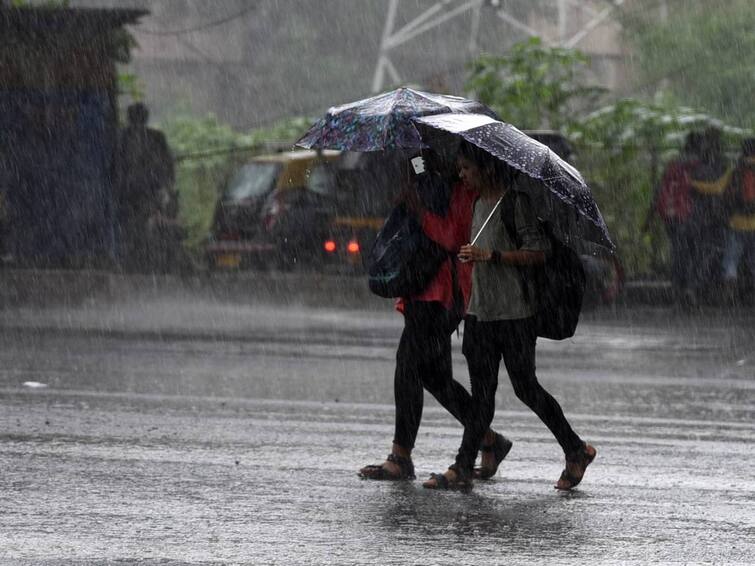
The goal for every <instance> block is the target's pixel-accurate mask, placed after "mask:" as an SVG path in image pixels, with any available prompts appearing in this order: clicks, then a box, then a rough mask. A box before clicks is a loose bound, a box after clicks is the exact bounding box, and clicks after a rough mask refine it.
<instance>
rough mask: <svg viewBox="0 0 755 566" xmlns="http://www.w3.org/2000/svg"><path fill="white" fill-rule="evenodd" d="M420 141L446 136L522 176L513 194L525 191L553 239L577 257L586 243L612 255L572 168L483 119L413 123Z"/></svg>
mask: <svg viewBox="0 0 755 566" xmlns="http://www.w3.org/2000/svg"><path fill="white" fill-rule="evenodd" d="M414 121H415V122H416V123H417V124H418V125H419V126H420V130H421V133H422V137H423V139H425V141H427V142H428V143H429V144H430V145H432V137H433V134H434V133H435V132H448V133H451V134H454V135H456V136H458V137H460V138H461V139H463V140H466V141H467V142H469V143H471V144H472V145H474V146H476V147H479V148H480V149H482V150H484V151H486V152H487V153H489V154H490V155H492V156H493V157H495V158H496V159H500V160H501V161H503V162H504V163H506V164H507V165H510V166H511V167H513V168H515V169H517V170H518V171H521V172H522V173H524V174H525V175H526V176H527V178H525V179H520V182H518V183H517V187H516V188H517V189H518V190H520V191H525V192H527V193H528V195H529V196H530V199H531V200H532V202H533V203H534V205H535V210H536V212H537V214H538V216H539V217H540V218H542V219H543V220H544V221H546V222H548V223H549V224H550V227H551V229H552V230H553V233H554V235H555V236H557V237H558V238H559V240H561V241H562V242H563V243H564V244H566V245H569V246H570V247H573V248H578V250H577V251H583V248H584V246H582V245H580V244H584V243H586V242H592V243H595V244H598V245H600V246H603V247H605V248H608V249H609V250H613V249H614V244H613V242H612V241H611V237H610V236H609V235H608V228H606V223H605V222H604V220H603V217H602V216H601V214H600V210H599V209H598V205H597V204H596V203H595V200H594V199H593V196H592V191H591V190H590V187H588V186H587V183H585V181H584V180H583V179H582V175H581V174H580V173H579V171H577V169H575V168H574V167H573V166H572V165H570V164H569V163H567V162H566V161H564V160H563V159H561V158H560V157H558V156H557V155H556V154H555V153H554V152H553V151H551V150H550V149H549V148H548V147H547V146H545V145H543V144H542V143H540V142H538V141H536V140H534V139H532V138H531V137H529V136H528V135H526V134H524V133H523V132H521V131H520V130H518V129H517V128H515V127H514V126H512V125H511V124H506V123H505V122H499V121H498V120H494V119H493V118H491V117H489V116H486V115H483V114H467V115H459V114H437V115H434V116H427V117H419V118H415V119H414Z"/></svg>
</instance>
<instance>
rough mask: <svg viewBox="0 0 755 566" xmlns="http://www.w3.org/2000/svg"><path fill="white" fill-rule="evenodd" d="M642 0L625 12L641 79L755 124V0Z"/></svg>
mask: <svg viewBox="0 0 755 566" xmlns="http://www.w3.org/2000/svg"><path fill="white" fill-rule="evenodd" d="M667 10H668V11H667V13H668V15H667V17H666V18H665V21H664V18H659V3H658V2H657V0H640V1H639V2H635V3H632V7H631V9H630V8H627V9H626V10H625V11H623V12H622V15H621V18H622V24H623V27H624V30H625V38H626V41H627V42H628V44H629V45H631V46H632V49H633V54H634V61H636V63H637V67H638V70H639V76H638V83H639V84H640V86H645V87H648V88H651V89H654V90H657V89H666V90H668V91H669V92H670V93H672V94H673V95H674V96H676V97H677V98H678V99H679V100H680V101H681V103H682V104H685V105H688V106H693V107H697V108H706V109H708V111H710V112H711V113H712V114H714V115H716V116H719V117H721V118H722V119H725V120H726V121H727V122H729V123H732V124H737V125H741V126H743V127H746V128H753V127H755V105H754V104H753V97H752V85H753V81H754V80H755V59H753V56H752V55H753V53H755V32H753V30H755V4H753V2H752V0H727V1H725V2H700V1H699V0H667Z"/></svg>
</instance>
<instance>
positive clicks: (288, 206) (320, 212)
mask: <svg viewBox="0 0 755 566" xmlns="http://www.w3.org/2000/svg"><path fill="white" fill-rule="evenodd" d="M339 155H340V152H338V151H327V150H326V151H321V152H315V151H305V150H302V151H291V152H284V153H278V154H272V155H263V156H258V157H255V158H253V159H251V160H250V161H249V162H247V163H245V164H244V165H242V166H241V167H240V168H239V169H238V170H237V171H236V173H235V174H234V175H233V176H232V177H231V179H230V180H229V182H228V184H227V185H226V187H225V189H224V190H223V193H222V195H221V197H220V199H219V200H218V203H217V205H216V209H215V216H214V220H213V224H212V229H211V234H210V237H209V241H208V243H207V246H206V256H207V261H208V265H209V267H210V269H244V268H252V267H256V268H265V267H270V266H276V267H283V268H286V267H291V266H295V265H298V264H308V263H318V262H319V261H321V259H322V257H323V256H324V253H323V252H322V251H321V247H320V245H319V242H320V241H322V240H323V238H324V237H325V234H324V232H323V231H324V229H325V226H327V220H326V217H328V216H329V215H330V214H331V212H330V210H331V207H332V202H331V200H332V197H331V193H332V188H331V187H330V186H328V183H330V182H331V181H330V179H331V178H332V175H330V174H329V173H328V172H327V169H328V167H329V165H330V164H331V163H333V162H335V161H336V160H337V159H338V157H339ZM313 172H315V174H314V175H313Z"/></svg>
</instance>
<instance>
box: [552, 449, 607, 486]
mask: <svg viewBox="0 0 755 566" xmlns="http://www.w3.org/2000/svg"><path fill="white" fill-rule="evenodd" d="M597 454H598V451H597V450H595V448H594V447H592V446H591V445H589V444H587V443H583V445H582V448H581V449H580V450H578V451H576V452H573V453H572V454H569V455H567V456H566V467H565V468H564V471H563V472H561V477H560V478H559V479H558V482H557V483H556V485H555V486H553V487H555V488H556V489H558V490H561V491H569V490H570V489H572V488H573V487H576V486H577V485H579V483H580V482H581V481H582V478H583V477H584V475H585V470H587V466H589V465H590V464H591V463H592V461H593V460H595V456H597ZM569 464H571V466H569ZM570 467H571V470H569V468H570Z"/></svg>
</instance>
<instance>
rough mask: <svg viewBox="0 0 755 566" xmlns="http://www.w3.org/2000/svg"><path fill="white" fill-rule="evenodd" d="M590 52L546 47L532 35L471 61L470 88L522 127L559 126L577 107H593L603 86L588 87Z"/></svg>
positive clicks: (568, 118) (468, 82)
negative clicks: (501, 51) (586, 75)
mask: <svg viewBox="0 0 755 566" xmlns="http://www.w3.org/2000/svg"><path fill="white" fill-rule="evenodd" d="M588 61H589V60H588V58H587V56H586V55H584V54H583V53H581V52H580V51H577V50H575V49H567V48H563V47H547V46H545V45H543V43H542V41H541V40H540V39H539V38H537V37H533V38H530V39H529V40H528V41H525V42H522V43H517V44H515V45H514V46H513V47H512V49H511V51H510V52H509V53H506V54H504V55H482V56H480V57H478V58H477V59H475V60H474V61H472V62H471V63H470V64H469V77H468V80H467V83H466V89H467V90H468V91H471V92H473V93H474V95H475V97H476V98H477V99H478V100H480V102H483V103H485V104H487V105H488V106H490V107H491V108H492V109H493V110H495V111H496V112H497V113H498V115H499V116H501V117H502V118H503V119H504V120H506V121H508V122H511V123H513V124H516V125H517V126H518V127H520V128H528V129H536V128H551V129H555V130H558V129H561V128H562V127H564V126H565V125H567V124H568V123H569V122H570V117H571V116H572V112H571V111H572V110H573V109H574V107H582V108H584V107H590V106H592V105H593V104H594V103H595V101H596V100H597V98H598V97H599V96H600V95H601V94H602V93H603V92H604V91H605V89H602V88H600V87H596V86H585V84H584V73H585V70H586V67H587V63H588Z"/></svg>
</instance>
